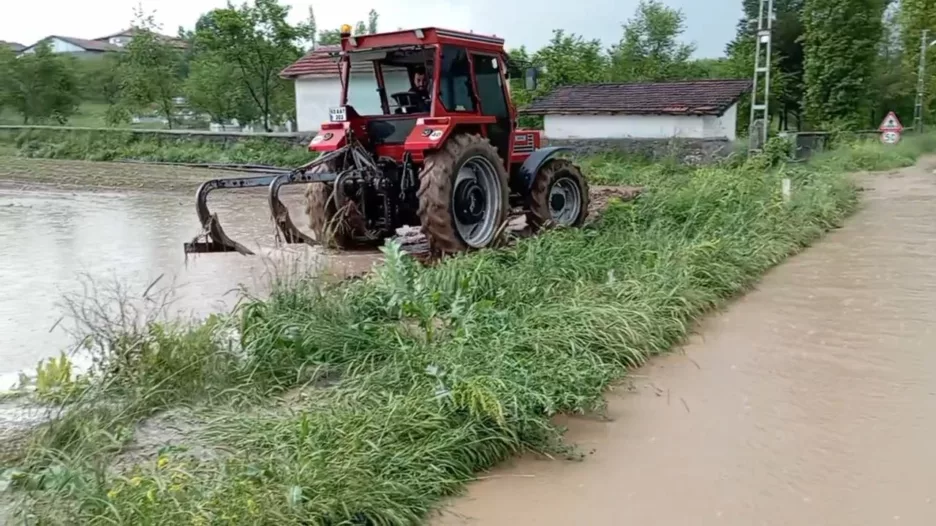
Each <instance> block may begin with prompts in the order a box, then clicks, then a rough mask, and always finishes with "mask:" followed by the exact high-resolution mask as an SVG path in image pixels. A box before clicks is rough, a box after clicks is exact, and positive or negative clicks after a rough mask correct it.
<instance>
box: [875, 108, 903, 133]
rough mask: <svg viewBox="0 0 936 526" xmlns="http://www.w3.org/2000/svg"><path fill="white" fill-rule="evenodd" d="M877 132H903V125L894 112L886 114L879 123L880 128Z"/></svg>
mask: <svg viewBox="0 0 936 526" xmlns="http://www.w3.org/2000/svg"><path fill="white" fill-rule="evenodd" d="M878 130H880V131H895V132H899V131H902V130H903V124H900V119H898V118H897V115H896V114H895V113H894V112H890V113H888V114H887V117H884V120H883V121H881V126H880V127H879V128H878Z"/></svg>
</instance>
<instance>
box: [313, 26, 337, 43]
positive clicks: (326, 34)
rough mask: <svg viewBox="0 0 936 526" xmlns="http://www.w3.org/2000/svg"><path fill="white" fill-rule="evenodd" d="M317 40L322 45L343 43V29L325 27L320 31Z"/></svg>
mask: <svg viewBox="0 0 936 526" xmlns="http://www.w3.org/2000/svg"><path fill="white" fill-rule="evenodd" d="M317 42H318V45H320V46H337V45H338V44H341V30H340V29H325V30H322V31H319V34H318V39H317Z"/></svg>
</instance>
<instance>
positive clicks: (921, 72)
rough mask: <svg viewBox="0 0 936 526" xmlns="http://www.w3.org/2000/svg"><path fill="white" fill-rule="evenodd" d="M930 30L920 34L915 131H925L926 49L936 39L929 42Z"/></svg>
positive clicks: (914, 114) (935, 41)
mask: <svg viewBox="0 0 936 526" xmlns="http://www.w3.org/2000/svg"><path fill="white" fill-rule="evenodd" d="M928 37H929V30H928V29H924V30H923V34H922V35H920V66H919V69H918V70H917V92H916V102H915V103H914V105H913V131H915V132H916V133H923V94H924V92H925V91H926V75H925V73H926V50H927V49H928V48H929V47H930V46H931V45H933V44H936V40H934V41H933V42H929V38H928Z"/></svg>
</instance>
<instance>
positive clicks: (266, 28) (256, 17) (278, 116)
mask: <svg viewBox="0 0 936 526" xmlns="http://www.w3.org/2000/svg"><path fill="white" fill-rule="evenodd" d="M289 10H290V8H289V6H284V5H281V4H280V3H279V2H278V1H277V0H253V3H251V4H247V3H245V4H242V5H241V6H240V7H234V6H232V5H228V7H227V8H224V9H216V10H214V11H211V12H210V13H208V14H207V15H206V16H205V17H203V20H202V23H201V24H200V25H198V26H196V36H195V41H196V43H197V45H198V46H199V48H200V49H201V50H204V51H208V52H212V53H215V54H216V55H217V56H218V57H221V59H223V60H224V61H226V62H228V63H230V64H233V65H235V66H236V67H237V69H238V71H239V73H240V74H239V75H238V78H239V79H240V83H241V86H242V87H243V89H244V90H245V92H246V93H247V94H248V96H249V97H250V100H251V101H252V102H253V104H254V105H255V106H256V109H257V114H258V115H259V118H260V120H261V122H262V124H263V127H264V129H266V130H271V129H272V124H274V123H277V122H282V121H283V120H285V119H286V118H289V117H290V116H289V115H287V114H284V113H280V112H279V111H277V108H278V107H279V106H281V105H279V104H277V103H276V101H277V100H278V97H282V96H283V93H284V92H285V93H288V83H287V82H286V81H284V80H283V79H281V78H280V77H279V72H280V71H282V70H283V68H285V67H286V66H288V65H289V64H291V63H292V62H294V61H295V60H296V59H297V58H299V57H300V56H301V54H302V53H301V51H300V48H299V44H300V43H301V42H302V41H303V39H304V38H305V37H306V36H308V34H309V28H308V26H307V25H306V24H300V25H298V26H293V25H290V24H289V23H288V22H287V21H286V19H287V17H288V15H289Z"/></svg>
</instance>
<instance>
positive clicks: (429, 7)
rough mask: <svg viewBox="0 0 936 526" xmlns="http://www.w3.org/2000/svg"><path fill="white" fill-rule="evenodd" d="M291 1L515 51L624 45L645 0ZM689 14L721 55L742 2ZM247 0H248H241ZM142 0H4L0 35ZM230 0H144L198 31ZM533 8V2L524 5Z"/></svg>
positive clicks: (47, 30) (162, 18)
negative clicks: (571, 39)
mask: <svg viewBox="0 0 936 526" xmlns="http://www.w3.org/2000/svg"><path fill="white" fill-rule="evenodd" d="M281 1H282V2H283V3H286V4H289V5H291V6H292V14H291V17H292V18H293V21H298V20H301V19H304V18H306V17H307V16H308V10H309V7H310V6H312V7H314V8H315V18H316V20H317V22H318V27H319V29H326V28H332V27H334V28H337V27H338V26H340V25H341V24H344V23H348V24H352V25H353V24H354V23H355V22H357V21H358V20H366V19H367V12H368V11H370V10H371V9H376V10H377V12H378V13H379V14H380V21H379V27H380V29H381V30H394V29H397V28H400V27H402V28H404V29H410V28H415V27H426V26H438V27H446V28H450V29H460V30H473V31H474V32H476V33H483V34H495V35H497V36H499V37H502V38H505V39H506V41H507V43H506V45H507V47H508V48H515V47H520V46H521V45H525V46H527V48H528V49H530V50H535V49H538V48H539V47H541V46H543V45H544V44H546V43H547V42H548V40H549V38H550V37H551V36H552V30H553V29H560V28H561V29H565V30H566V31H567V32H571V33H577V34H579V35H583V36H586V37H589V38H599V39H601V40H602V42H603V43H604V44H605V45H606V46H610V45H612V44H615V43H617V42H618V40H619V39H620V37H621V24H623V23H624V22H625V21H626V20H627V19H628V18H629V17H630V16H632V15H633V13H634V10H635V8H636V6H637V3H638V0H572V1H569V0H537V1H536V3H534V2H533V1H532V0H512V1H508V0H421V1H417V0H363V1H361V0H337V1H325V0H314V1H310V0H304V1H303V0H281ZM664 2H665V3H666V4H668V5H670V6H671V7H676V8H680V9H682V10H683V12H684V13H685V15H686V32H685V33H684V34H683V40H685V41H687V42H692V43H694V44H695V45H696V53H695V56H697V57H717V56H721V55H722V54H723V53H724V48H725V44H726V43H727V42H728V41H729V40H731V38H733V36H734V32H735V24H736V23H737V21H738V17H739V16H740V14H741V0H706V1H702V0H664ZM235 3H238V4H239V3H241V0H235ZM139 4H140V2H139V0H93V1H91V2H76V1H75V0H33V1H25V2H24V1H16V0H0V40H6V41H10V42H19V43H21V44H26V45H29V44H32V43H34V42H36V41H37V40H39V39H41V38H43V37H45V36H48V35H61V36H69V37H75V38H88V39H92V38H98V37H102V36H105V35H108V34H111V33H116V32H118V31H120V30H123V29H125V28H126V27H129V25H130V21H131V19H132V18H133V10H134V8H135V7H136V6H137V5H139ZM225 4H226V0H144V1H143V2H142V7H143V9H144V10H146V11H150V12H153V11H154V12H155V13H154V14H155V18H156V21H157V22H158V23H160V24H161V25H162V28H163V32H164V33H167V34H172V35H174V34H176V32H177V30H178V28H179V26H183V27H186V28H191V27H192V26H194V24H195V21H196V20H197V19H198V16H199V15H201V14H202V13H204V12H207V11H209V10H211V9H214V8H217V7H223V6H224V5H225ZM523 6H527V7H523Z"/></svg>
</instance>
